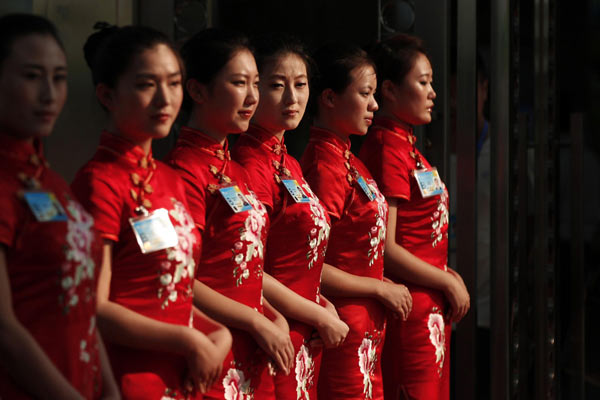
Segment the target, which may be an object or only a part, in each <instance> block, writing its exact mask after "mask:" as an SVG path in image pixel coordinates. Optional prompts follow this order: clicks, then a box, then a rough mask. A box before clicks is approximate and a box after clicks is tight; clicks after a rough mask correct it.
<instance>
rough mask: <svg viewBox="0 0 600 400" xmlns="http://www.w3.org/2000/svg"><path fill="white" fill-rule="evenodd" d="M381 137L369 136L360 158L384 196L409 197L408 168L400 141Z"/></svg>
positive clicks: (406, 198) (404, 148)
mask: <svg viewBox="0 0 600 400" xmlns="http://www.w3.org/2000/svg"><path fill="white" fill-rule="evenodd" d="M382 136H383V138H381V137H380V138H379V139H380V140H376V138H369V139H371V140H369V142H370V143H368V144H367V146H365V148H363V149H362V151H361V159H362V161H363V162H364V164H365V166H366V167H367V169H368V170H369V171H370V172H371V175H373V178H374V179H375V182H377V186H378V187H379V190H380V191H381V193H383V195H384V196H385V197H389V198H400V199H405V200H408V199H410V194H411V193H410V170H409V166H408V165H407V162H406V158H405V157H403V153H404V152H406V151H407V149H406V147H405V146H402V143H390V142H389V141H388V140H386V139H385V137H386V136H387V135H385V134H384V135H382Z"/></svg>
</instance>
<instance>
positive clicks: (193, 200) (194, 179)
mask: <svg viewBox="0 0 600 400" xmlns="http://www.w3.org/2000/svg"><path fill="white" fill-rule="evenodd" d="M169 166H170V167H171V168H173V169H174V170H175V171H176V172H177V174H178V175H179V176H180V177H181V179H182V181H183V186H184V188H185V198H186V201H187V205H188V209H189V210H190V214H191V215H192V218H193V219H194V223H195V224H196V227H197V228H198V229H199V230H200V231H203V230H204V227H205V226H206V190H205V188H204V187H203V185H202V183H200V182H199V176H198V175H195V174H194V173H193V172H192V171H190V170H188V169H187V168H184V167H183V165H181V163H179V162H178V161H177V160H174V159H171V160H169Z"/></svg>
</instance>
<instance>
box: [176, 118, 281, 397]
mask: <svg viewBox="0 0 600 400" xmlns="http://www.w3.org/2000/svg"><path fill="white" fill-rule="evenodd" d="M167 160H168V162H169V163H170V165H172V166H173V167H174V168H176V169H177V170H178V171H179V173H180V175H181V176H182V177H183V180H184V182H185V185H186V191H187V196H188V201H189V204H190V209H191V211H192V216H193V217H194V220H195V221H196V226H197V227H198V229H199V230H200V231H201V232H202V240H203V242H204V244H205V245H204V246H203V249H202V256H201V258H200V263H201V266H200V269H199V270H198V273H197V275H196V278H197V279H198V280H200V281H201V282H203V283H205V284H206V285H207V286H209V287H211V288H212V289H214V290H216V291H218V292H219V293H221V294H223V295H225V296H227V297H229V298H231V299H233V300H235V301H237V302H239V303H242V304H245V305H247V306H249V307H252V308H254V309H255V310H257V311H258V312H261V313H262V312H263V307H262V279H263V263H264V261H263V258H264V245H265V240H266V232H267V223H268V216H267V211H266V209H265V208H264V206H263V205H262V203H261V202H260V201H258V200H257V199H256V197H255V196H254V194H253V193H252V192H251V191H250V190H249V188H248V184H249V179H248V175H247V174H246V172H245V171H244V169H243V168H242V166H240V165H239V164H238V163H236V162H234V161H231V157H230V155H229V151H228V149H227V142H225V145H224V146H223V145H221V143H219V142H217V141H216V140H214V139H213V138H211V137H210V136H208V135H205V134H204V133H202V132H200V131H197V130H194V129H191V128H188V127H183V128H182V129H181V132H180V136H179V139H178V140H177V143H176V145H175V148H174V149H173V150H172V151H171V153H170V154H169V155H168V156H167ZM235 188H237V189H236V190H234V191H232V190H231V189H235ZM234 192H235V193H237V196H236V197H235V198H233V199H232V198H229V199H228V200H227V199H226V193H229V194H231V193H234ZM239 193H241V194H242V195H240V194H239ZM230 202H231V203H230ZM230 204H231V205H230ZM234 208H235V210H234ZM231 333H232V336H233V344H232V349H231V352H230V354H229V355H228V356H227V358H226V359H225V363H224V366H223V376H222V377H221V379H220V380H219V381H218V382H217V383H216V384H215V385H214V386H213V388H212V390H211V391H210V392H209V393H207V394H205V398H215V399H217V398H218V399H223V398H224V399H226V400H246V399H253V398H254V399H271V398H273V397H274V394H273V378H272V377H271V375H270V373H269V362H268V357H267V354H266V353H265V352H264V351H263V350H262V349H261V348H260V347H259V346H258V344H257V343H256V342H255V341H254V339H253V338H252V336H251V335H250V334H249V333H248V332H246V331H242V330H238V329H231Z"/></svg>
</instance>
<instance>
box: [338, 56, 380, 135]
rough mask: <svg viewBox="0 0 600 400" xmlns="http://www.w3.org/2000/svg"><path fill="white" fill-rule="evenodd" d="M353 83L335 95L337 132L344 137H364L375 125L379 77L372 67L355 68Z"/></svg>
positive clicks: (352, 72)
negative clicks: (374, 115)
mask: <svg viewBox="0 0 600 400" xmlns="http://www.w3.org/2000/svg"><path fill="white" fill-rule="evenodd" d="M350 78H351V82H350V84H349V85H348V86H347V87H346V89H344V91H343V92H342V93H340V94H338V93H333V94H332V96H333V97H334V102H333V105H334V110H335V115H336V118H335V119H336V122H335V125H336V131H337V132H339V133H342V134H344V135H364V134H366V133H367V130H368V129H369V126H371V124H372V123H373V113H374V112H375V111H377V109H378V106H377V102H376V101H375V89H376V88H377V76H376V75H375V70H374V69H373V67H372V66H370V65H363V66H360V67H356V68H354V69H353V70H352V71H351V72H350Z"/></svg>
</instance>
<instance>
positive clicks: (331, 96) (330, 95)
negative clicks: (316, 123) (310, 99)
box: [319, 89, 336, 108]
mask: <svg viewBox="0 0 600 400" xmlns="http://www.w3.org/2000/svg"><path fill="white" fill-rule="evenodd" d="M319 97H320V100H321V103H322V104H323V105H324V106H325V107H328V108H333V107H335V103H336V101H335V100H336V95H335V92H334V91H333V89H325V90H323V91H322V92H321V96H319Z"/></svg>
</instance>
